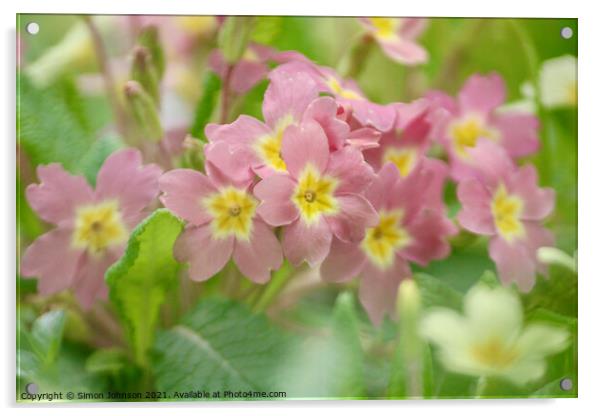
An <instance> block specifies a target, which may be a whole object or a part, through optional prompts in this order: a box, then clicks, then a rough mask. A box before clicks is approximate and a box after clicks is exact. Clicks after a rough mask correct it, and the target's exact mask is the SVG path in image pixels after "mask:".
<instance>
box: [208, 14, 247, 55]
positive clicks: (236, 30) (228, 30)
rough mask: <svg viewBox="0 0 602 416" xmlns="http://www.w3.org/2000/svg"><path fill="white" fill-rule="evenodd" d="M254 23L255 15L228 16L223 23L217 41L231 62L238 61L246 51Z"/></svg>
mask: <svg viewBox="0 0 602 416" xmlns="http://www.w3.org/2000/svg"><path fill="white" fill-rule="evenodd" d="M254 23H255V18H254V17H250V16H228V17H227V18H226V20H225V21H224V23H223V24H222V26H221V30H220V33H219V37H218V40H217V43H218V46H219V48H220V49H221V51H222V54H223V55H224V59H225V60H226V62H228V63H229V64H233V63H235V62H237V61H238V60H239V59H240V58H241V57H242V56H243V54H244V53H245V50H246V49H247V45H248V44H249V40H250V39H251V33H252V32H253V26H254Z"/></svg>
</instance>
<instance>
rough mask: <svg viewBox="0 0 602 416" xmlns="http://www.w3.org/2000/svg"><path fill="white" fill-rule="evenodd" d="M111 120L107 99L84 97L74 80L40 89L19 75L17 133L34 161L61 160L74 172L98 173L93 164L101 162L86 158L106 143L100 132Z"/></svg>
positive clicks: (92, 155)
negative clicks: (97, 137) (100, 139)
mask: <svg viewBox="0 0 602 416" xmlns="http://www.w3.org/2000/svg"><path fill="white" fill-rule="evenodd" d="M109 120H110V112H109V108H108V106H107V103H106V101H104V100H101V99H96V98H84V97H82V96H81V94H80V93H79V91H78V90H77V89H76V87H75V85H74V84H73V82H72V81H70V80H64V81H62V82H59V83H56V84H55V85H53V86H51V87H48V88H46V89H40V88H36V87H34V86H33V85H32V84H31V82H30V80H29V79H28V78H27V77H26V76H25V75H21V76H20V77H19V84H18V89H17V137H18V143H19V145H20V146H22V148H23V149H25V153H26V154H27V157H28V158H29V159H30V161H31V162H32V164H33V165H38V164H47V163H53V162H58V163H61V164H62V165H63V167H64V168H65V169H67V170H68V171H70V172H72V173H85V174H86V177H87V178H88V179H89V178H90V177H95V176H96V171H97V170H96V171H94V170H93V169H92V168H97V167H100V165H95V164H86V162H87V161H90V159H94V158H95V157H97V156H96V155H95V153H96V152H98V151H99V147H102V146H104V145H105V143H98V140H97V139H96V132H97V131H98V130H99V129H100V128H101V127H103V126H104V125H105V124H106V123H107V122H108V121H109ZM101 153H102V152H101Z"/></svg>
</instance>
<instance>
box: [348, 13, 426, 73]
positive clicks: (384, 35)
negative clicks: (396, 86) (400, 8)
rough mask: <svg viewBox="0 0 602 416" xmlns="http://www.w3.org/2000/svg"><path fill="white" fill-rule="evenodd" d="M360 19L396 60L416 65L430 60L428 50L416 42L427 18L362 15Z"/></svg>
mask: <svg viewBox="0 0 602 416" xmlns="http://www.w3.org/2000/svg"><path fill="white" fill-rule="evenodd" d="M359 21H360V23H361V24H362V26H364V28H365V29H366V30H367V31H368V33H369V34H370V35H371V36H372V37H373V38H374V39H375V40H376V41H377V42H378V44H379V45H380V47H381V48H382V50H383V52H384V53H385V54H386V55H387V56H388V57H389V58H391V59H393V60H394V61H396V62H399V63H401V64H406V65H416V64H422V63H424V62H426V61H427V60H428V52H427V51H426V50H425V49H424V48H423V47H422V46H420V45H419V44H418V43H416V38H418V36H420V34H421V33H422V32H423V31H424V29H425V27H426V24H427V20H426V19H421V18H394V17H362V18H360V19H359Z"/></svg>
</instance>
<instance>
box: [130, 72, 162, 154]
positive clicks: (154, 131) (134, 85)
mask: <svg viewBox="0 0 602 416" xmlns="http://www.w3.org/2000/svg"><path fill="white" fill-rule="evenodd" d="M124 93H125V98H126V102H127V104H128V109H129V111H130V113H131V115H132V121H133V124H134V127H135V130H136V133H137V134H136V135H137V136H139V137H140V138H142V139H144V140H150V141H154V142H158V141H159V140H161V139H162V138H163V128H162V127H161V120H160V119H159V113H158V112H157V108H156V107H155V103H154V101H153V99H152V98H151V96H150V95H149V94H148V93H147V92H146V91H145V90H144V88H143V87H142V85H140V83H139V82H137V81H128V82H126V84H125V87H124Z"/></svg>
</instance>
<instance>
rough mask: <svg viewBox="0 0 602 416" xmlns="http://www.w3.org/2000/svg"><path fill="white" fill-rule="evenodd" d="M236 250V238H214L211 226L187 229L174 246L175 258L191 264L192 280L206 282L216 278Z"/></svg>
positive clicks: (190, 273)
mask: <svg viewBox="0 0 602 416" xmlns="http://www.w3.org/2000/svg"><path fill="white" fill-rule="evenodd" d="M233 249H234V237H227V238H219V239H215V238H213V236H212V234H211V227H210V225H201V226H198V227H194V226H193V227H187V228H186V229H185V230H184V232H183V233H182V234H180V236H179V237H178V239H177V240H176V243H175V244H174V257H175V258H176V260H178V261H179V262H182V263H190V268H189V270H188V274H189V276H190V278H191V279H192V280H195V281H204V280H207V279H209V278H210V277H212V276H214V275H215V274H216V273H217V272H219V271H220V270H221V269H222V268H223V267H224V266H225V265H226V263H227V262H228V259H230V256H231V255H232V251H233Z"/></svg>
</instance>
